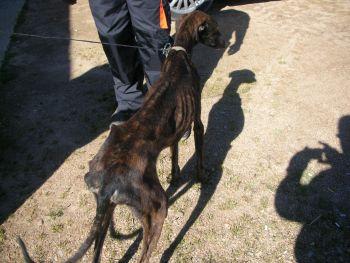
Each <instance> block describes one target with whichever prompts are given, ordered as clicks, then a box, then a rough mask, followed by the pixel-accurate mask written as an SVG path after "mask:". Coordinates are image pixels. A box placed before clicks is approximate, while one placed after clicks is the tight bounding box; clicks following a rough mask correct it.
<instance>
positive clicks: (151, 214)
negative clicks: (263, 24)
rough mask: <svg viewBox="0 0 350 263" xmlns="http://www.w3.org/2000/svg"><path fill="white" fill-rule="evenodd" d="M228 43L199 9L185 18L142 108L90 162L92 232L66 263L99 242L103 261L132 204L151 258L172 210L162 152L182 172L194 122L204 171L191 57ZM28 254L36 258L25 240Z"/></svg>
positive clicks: (145, 259)
mask: <svg viewBox="0 0 350 263" xmlns="http://www.w3.org/2000/svg"><path fill="white" fill-rule="evenodd" d="M198 42H200V43H203V44H204V45H207V46H210V47H214V48H223V47H224V41H223V40H222V39H221V35H220V32H219V30H218V25H217V23H216V22H215V21H214V20H213V19H212V18H211V17H210V16H208V15H207V14H205V13H203V12H200V11H196V12H194V13H192V14H190V15H186V16H185V17H183V18H182V20H181V23H180V26H179V29H178V33H177V34H176V39H175V44H174V47H173V48H172V49H171V50H170V52H169V54H168V56H167V58H166V60H165V62H164V64H163V66H162V70H161V76H160V79H159V80H158V81H157V82H156V83H155V84H154V86H153V87H152V88H151V89H150V90H149V92H148V93H147V96H146V98H145V101H144V104H143V106H142V108H141V109H140V110H139V111H138V112H137V113H136V114H135V115H134V116H133V117H132V118H131V119H130V120H128V121H127V122H126V123H124V124H122V125H119V126H112V127H111V131H110V134H109V136H108V138H107V139H106V141H105V142H104V144H103V145H102V147H101V149H100V150H99V152H98V153H97V155H96V156H95V157H94V158H93V160H92V161H91V162H90V163H89V166H90V169H89V172H88V173H87V174H86V175H85V182H86V184H87V186H88V187H89V189H90V190H91V191H92V192H93V193H94V195H95V197H96V203H97V208H96V216H95V219H94V222H93V225H92V227H91V230H90V233H89V236H88V237H87V238H86V240H85V242H84V243H83V244H82V245H81V247H80V248H79V250H78V251H77V252H76V254H75V255H74V256H72V257H71V258H70V259H68V260H67V262H76V261H77V260H79V259H80V258H81V257H82V256H83V255H84V254H85V253H86V251H87V250H88V249H89V247H90V246H91V245H92V243H93V242H94V241H95V249H94V259H93V262H99V259H100V254H101V251H102V246H103V242H104V239H105V236H106V232H107V229H108V226H109V225H110V222H111V218H112V215H113V211H114V208H115V206H116V205H121V204H124V205H127V206H129V207H130V208H131V209H132V210H133V211H134V213H135V215H136V217H138V218H139V219H140V221H141V223H142V228H143V248H142V255H141V259H140V262H148V261H149V258H150V256H151V253H152V251H153V250H154V249H155V247H156V245H157V242H158V239H159V236H160V233H161V230H162V226H163V222H164V219H165V217H166V215H167V196H166V195H165V192H164V190H163V188H162V186H161V184H160V183H159V180H158V176H157V170H156V162H157V158H158V155H159V153H160V152H161V151H162V150H163V149H164V148H166V147H169V146H170V147H171V152H172V176H173V177H176V176H178V174H179V168H178V163H177V162H178V141H179V140H180V138H181V137H182V135H183V134H184V133H185V132H186V131H187V130H188V129H190V128H191V125H192V122H194V136H195V148H196V156H197V167H196V168H197V179H198V180H201V178H202V172H203V163H202V155H203V152H202V145H203V124H202V121H201V116H200V115H201V104H200V101H201V87H200V83H199V75H198V73H197V71H196V69H195V67H194V65H193V64H192V62H191V60H190V54H191V51H192V48H193V47H194V45H195V44H196V43H198ZM19 242H20V244H21V247H22V251H23V254H24V257H25V259H26V261H27V262H33V261H32V260H31V259H30V257H29V255H28V253H27V251H26V249H25V246H24V244H23V242H22V241H21V240H20V241H19Z"/></svg>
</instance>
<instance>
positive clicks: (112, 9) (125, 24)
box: [90, 0, 144, 121]
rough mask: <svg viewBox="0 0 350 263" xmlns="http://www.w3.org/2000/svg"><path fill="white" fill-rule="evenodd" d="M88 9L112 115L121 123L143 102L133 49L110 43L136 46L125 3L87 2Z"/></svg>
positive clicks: (109, 0) (108, 0)
mask: <svg viewBox="0 0 350 263" xmlns="http://www.w3.org/2000/svg"><path fill="white" fill-rule="evenodd" d="M90 8H91V12H92V15H93V17H94V20H95V24H96V28H97V30H98V33H99V36H100V39H101V42H104V43H109V44H112V45H103V49H104V51H105V54H106V56H107V59H108V62H109V65H110V67H111V71H112V74H113V80H114V83H115V86H114V90H115V95H116V100H117V103H118V107H117V110H116V112H115V113H114V117H117V118H116V119H117V120H120V121H123V120H126V119H128V118H129V117H130V115H131V114H132V113H133V112H135V111H137V110H138V109H139V108H140V106H141V104H142V100H143V95H144V91H143V90H142V89H143V86H142V82H143V78H144V73H143V68H142V64H141V61H140V55H139V52H138V50H137V49H135V48H129V47H120V46H115V45H114V46H113V44H126V45H136V42H135V35H134V32H133V28H132V25H131V20H130V14H129V11H128V6H127V3H126V0H90Z"/></svg>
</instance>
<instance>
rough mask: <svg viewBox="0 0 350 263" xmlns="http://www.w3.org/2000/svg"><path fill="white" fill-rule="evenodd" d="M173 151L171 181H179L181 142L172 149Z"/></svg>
mask: <svg viewBox="0 0 350 263" xmlns="http://www.w3.org/2000/svg"><path fill="white" fill-rule="evenodd" d="M170 150H171V180H177V179H178V178H179V177H180V167H179V142H176V143H175V144H174V145H172V146H171V147H170Z"/></svg>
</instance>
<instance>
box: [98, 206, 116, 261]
mask: <svg viewBox="0 0 350 263" xmlns="http://www.w3.org/2000/svg"><path fill="white" fill-rule="evenodd" d="M114 208H115V205H114V204H109V207H108V209H107V212H106V215H105V217H104V219H103V222H102V224H101V225H100V229H99V231H98V233H97V236H96V240H95V249H94V251H95V253H94V259H93V262H94V263H98V262H100V256H101V252H102V248H103V243H104V240H105V237H106V233H107V231H108V226H109V225H110V223H111V218H112V215H113V211H114Z"/></svg>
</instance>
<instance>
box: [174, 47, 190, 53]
mask: <svg viewBox="0 0 350 263" xmlns="http://www.w3.org/2000/svg"><path fill="white" fill-rule="evenodd" d="M170 50H175V51H180V50H181V51H183V52H185V53H186V54H187V51H186V49H185V48H184V47H181V46H173V47H171V49H170Z"/></svg>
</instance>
